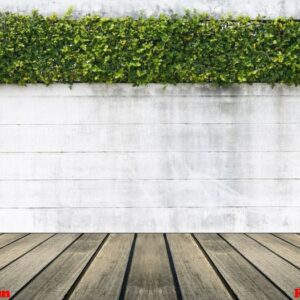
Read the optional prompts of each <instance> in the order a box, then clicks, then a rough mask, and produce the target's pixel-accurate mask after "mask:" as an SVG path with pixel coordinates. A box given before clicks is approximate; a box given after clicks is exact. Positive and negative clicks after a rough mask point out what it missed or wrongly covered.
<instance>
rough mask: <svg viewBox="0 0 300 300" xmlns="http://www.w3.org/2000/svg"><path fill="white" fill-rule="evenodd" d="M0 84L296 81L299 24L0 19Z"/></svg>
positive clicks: (200, 18) (163, 18)
mask: <svg viewBox="0 0 300 300" xmlns="http://www.w3.org/2000/svg"><path fill="white" fill-rule="evenodd" d="M0 82H1V83H19V84H26V83H38V82H42V83H45V84H50V83H52V82H65V83H74V82H102V83H117V82H126V83H133V84H135V85H139V84H146V83H150V82H152V83H204V82H206V83H207V82H212V83H217V84H229V83H236V82H247V83H253V82H265V83H271V84H272V83H279V82H280V83H287V84H299V83H300V22H298V21H296V20H292V19H281V18H279V19H276V20H264V19H255V20H250V19H249V18H247V17H241V18H236V19H234V20H232V19H230V18H224V19H215V18H213V17H210V16H207V15H203V14H198V13H187V14H186V15H184V16H176V15H172V16H167V15H160V16H159V17H147V18H146V17H139V18H137V19H133V18H131V17H122V18H105V17H101V16H85V17H81V18H78V19H76V18H73V17H71V16H70V15H66V16H64V17H61V18H59V17H57V16H55V15H53V16H49V17H44V16H41V15H39V14H38V13H37V12H34V13H33V14H32V15H30V16H25V15H20V14H13V13H2V14H0Z"/></svg>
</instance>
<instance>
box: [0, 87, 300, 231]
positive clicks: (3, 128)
mask: <svg viewBox="0 0 300 300" xmlns="http://www.w3.org/2000/svg"><path fill="white" fill-rule="evenodd" d="M299 100H300V87H286V86H282V85H277V86H275V87H274V88H272V87H270V86H268V85H264V84H255V85H251V86H249V85H233V86H231V87H227V88H217V87H213V86H209V85H177V86H167V87H166V88H165V87H163V86H161V85H155V84H152V85H149V86H141V87H132V86H130V85H126V84H116V85H102V84H90V85H89V84H75V85H74V86H73V88H72V89H70V88H69V86H68V85H62V84H54V85H51V86H49V87H46V86H43V85H29V86H27V87H20V86H15V85H1V86H0V141H1V143H0V199H1V201H0V219H1V222H0V232H1V231H2V232H3V231H4V232H9V231H24V232H27V231H40V232H46V231H50V232H53V231H68V232H74V231H85V232H94V231H101V232H105V231H109V232H128V231H134V232H155V231H156V232H201V231H202V232H207V231H210V232H215V231H218V232H226V231H228V232H232V231H235V232H241V231H249V232H259V231H265V232H270V231H272V232H274V231H277V232H280V231H281V232H289V231H290V232H299V230H300V221H299V220H300V218H299V212H300V205H299V195H300V138H299V131H300V101H299Z"/></svg>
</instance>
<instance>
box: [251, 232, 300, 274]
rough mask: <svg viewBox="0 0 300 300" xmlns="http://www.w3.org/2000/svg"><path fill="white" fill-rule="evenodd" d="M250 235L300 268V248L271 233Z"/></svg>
mask: <svg viewBox="0 0 300 300" xmlns="http://www.w3.org/2000/svg"><path fill="white" fill-rule="evenodd" d="M249 236H250V237H252V238H253V239H255V240H256V241H258V242H259V243H261V244H262V245H264V246H265V247H267V248H268V249H270V250H271V251H273V252H274V253H276V254H278V255H279V256H281V257H284V258H285V259H286V260H287V261H289V262H291V263H292V264H293V265H294V266H296V267H298V268H299V269H300V249H299V248H298V247H296V246H293V245H291V244H289V243H286V242H284V241H282V240H281V239H278V238H277V237H275V236H273V235H270V234H262V233H260V234H249Z"/></svg>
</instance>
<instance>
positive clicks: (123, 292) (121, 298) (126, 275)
mask: <svg viewBox="0 0 300 300" xmlns="http://www.w3.org/2000/svg"><path fill="white" fill-rule="evenodd" d="M136 239H137V234H136V233H135V234H134V238H133V241H132V244H131V248H130V252H129V255H128V261H127V265H126V268H125V273H124V277H123V281H122V285H121V290H120V294H119V298H118V299H119V300H124V299H125V296H126V288H127V283H128V279H129V274H130V270H131V265H132V261H133V256H134V250H135V244H136Z"/></svg>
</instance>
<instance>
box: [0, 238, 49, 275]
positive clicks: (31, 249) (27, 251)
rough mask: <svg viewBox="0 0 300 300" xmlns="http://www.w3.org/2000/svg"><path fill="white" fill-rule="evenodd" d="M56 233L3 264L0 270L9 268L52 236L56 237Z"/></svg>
mask: <svg viewBox="0 0 300 300" xmlns="http://www.w3.org/2000/svg"><path fill="white" fill-rule="evenodd" d="M54 236H55V234H53V235H51V236H50V237H48V238H46V239H45V240H43V241H42V242H40V243H38V244H37V245H35V246H34V247H33V248H31V249H30V250H28V251H26V252H24V253H23V254H21V255H20V256H18V257H17V258H15V259H13V260H12V261H10V262H9V263H8V264H6V265H5V266H3V267H2V268H0V271H2V270H4V269H5V268H7V267H8V266H9V265H11V264H12V263H13V262H15V261H16V260H18V259H20V258H21V257H23V256H25V255H26V254H27V253H29V252H31V251H32V250H34V249H36V248H37V247H39V246H40V245H42V244H43V243H45V242H47V241H48V240H50V239H51V238H52V237H54Z"/></svg>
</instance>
